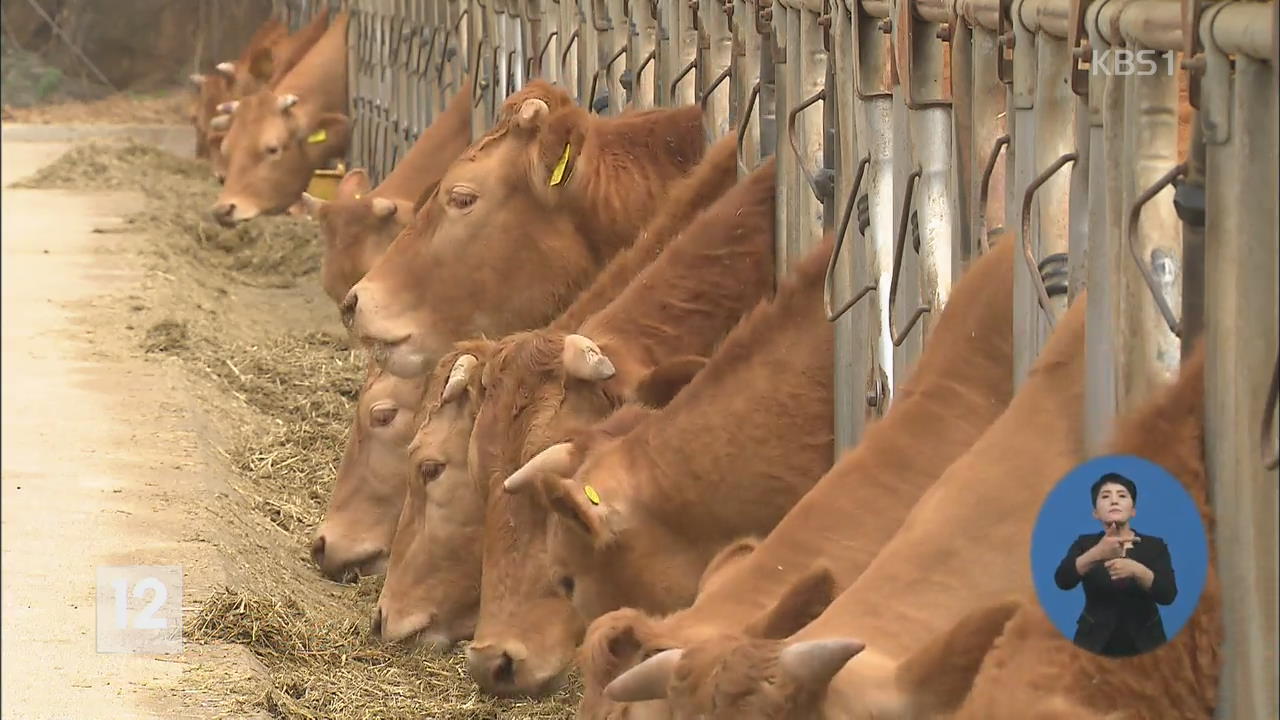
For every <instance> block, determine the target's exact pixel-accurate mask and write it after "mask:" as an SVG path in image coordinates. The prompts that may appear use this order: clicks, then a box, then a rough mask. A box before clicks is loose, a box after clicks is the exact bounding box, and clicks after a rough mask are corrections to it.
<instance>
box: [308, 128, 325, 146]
mask: <svg viewBox="0 0 1280 720" xmlns="http://www.w3.org/2000/svg"><path fill="white" fill-rule="evenodd" d="M328 139H329V133H327V132H325V131H324V128H320V129H319V130H317V131H315V132H313V133H311V134H310V135H308V136H307V142H309V143H311V144H312V145H314V144H316V143H322V142H324V141H325V140H328Z"/></svg>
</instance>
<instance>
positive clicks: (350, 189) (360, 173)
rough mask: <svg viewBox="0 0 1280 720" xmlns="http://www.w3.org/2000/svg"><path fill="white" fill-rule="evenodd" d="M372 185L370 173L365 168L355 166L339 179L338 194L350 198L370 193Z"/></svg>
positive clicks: (346, 198)
mask: <svg viewBox="0 0 1280 720" xmlns="http://www.w3.org/2000/svg"><path fill="white" fill-rule="evenodd" d="M371 187H372V185H371V183H370V182H369V173H368V172H367V171H365V169H364V168H353V169H351V170H348V171H347V174H346V175H343V176H342V179H341V180H339V181H338V188H337V190H336V194H337V196H338V197H340V198H343V199H345V200H350V199H352V198H356V197H359V196H361V195H366V194H368V192H369V189H370V188H371Z"/></svg>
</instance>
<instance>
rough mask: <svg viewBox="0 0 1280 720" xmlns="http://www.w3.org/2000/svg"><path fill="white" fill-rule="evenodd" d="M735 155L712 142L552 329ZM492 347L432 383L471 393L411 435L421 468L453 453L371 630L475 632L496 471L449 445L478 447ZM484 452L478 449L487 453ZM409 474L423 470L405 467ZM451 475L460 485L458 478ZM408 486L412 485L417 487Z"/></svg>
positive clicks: (412, 515) (677, 217)
mask: <svg viewBox="0 0 1280 720" xmlns="http://www.w3.org/2000/svg"><path fill="white" fill-rule="evenodd" d="M735 153H736V144H735V142H734V138H733V137H729V138H726V139H724V140H721V141H720V142H718V143H717V144H716V145H713V146H712V147H711V149H710V150H708V151H707V154H706V156H705V157H704V158H703V161H702V162H701V163H699V165H698V166H697V167H696V168H694V170H693V171H692V172H691V173H690V174H689V175H688V176H686V177H684V178H681V179H680V180H679V181H677V182H676V183H675V184H674V185H673V186H672V188H671V193H670V195H669V196H668V198H667V200H666V202H664V203H663V205H662V209H661V211H660V212H659V213H658V216H657V217H655V218H654V219H653V221H652V222H650V224H649V225H648V226H647V227H646V229H645V230H644V231H643V232H642V233H641V234H640V235H639V236H638V237H637V239H636V241H635V243H634V244H633V245H632V246H631V247H629V248H627V249H626V250H624V251H622V252H620V253H618V254H617V255H616V256H614V258H613V260H612V261H610V263H609V265H608V266H606V267H605V269H604V270H603V271H601V273H600V275H599V276H597V277H596V280H595V281H594V282H593V283H592V285H591V287H590V288H588V289H587V290H585V291H583V293H582V294H581V295H579V296H578V298H577V299H576V300H574V303H573V304H572V305H571V306H570V307H569V308H568V309H567V310H565V311H564V313H562V314H561V316H560V317H559V318H557V319H556V320H555V321H554V322H553V323H552V324H551V325H550V326H549V330H552V331H556V330H559V331H561V332H563V331H564V330H566V329H570V328H576V327H578V326H579V325H580V324H581V322H582V320H583V319H584V318H586V317H588V316H590V315H591V314H592V313H594V312H596V311H598V310H600V309H602V308H603V307H604V306H605V305H606V304H608V302H609V301H610V300H611V299H612V298H614V297H616V296H617V295H618V294H620V293H621V292H622V291H623V289H624V288H625V287H626V286H627V284H628V283H629V282H630V281H631V279H632V278H634V277H635V276H636V275H637V274H638V273H639V272H640V271H641V270H642V269H643V268H644V267H645V265H646V264H647V263H648V262H650V261H652V260H653V259H654V257H655V256H658V257H660V256H661V255H660V254H659V253H661V251H662V249H663V247H664V246H665V245H666V244H667V241H668V240H669V239H671V238H672V237H674V236H675V235H676V234H677V233H678V231H679V228H680V227H682V226H683V225H684V224H686V223H687V222H688V221H689V220H690V219H691V217H692V216H693V215H694V214H696V212H697V211H698V210H699V209H700V208H702V207H705V206H706V205H709V204H710V203H711V202H712V201H713V200H714V199H715V198H716V197H718V196H720V195H721V194H723V193H724V192H726V191H727V190H728V189H729V188H730V187H732V186H733V185H734V183H735V182H736V180H737V162H736V154H735ZM498 345H499V343H494V342H492V341H485V340H468V341H464V342H462V343H458V344H457V345H455V346H454V348H455V352H451V353H450V354H448V355H446V356H445V359H444V360H443V361H441V362H440V363H439V364H438V365H437V368H436V371H435V373H434V374H433V376H432V377H433V379H432V380H431V387H434V388H443V387H445V386H446V382H447V379H448V378H458V380H457V382H463V380H462V378H463V377H465V378H466V380H465V382H466V383H467V387H468V388H469V393H468V394H465V395H458V396H457V399H456V400H455V401H454V402H455V403H456V405H457V406H456V407H450V406H449V405H448V404H447V403H440V404H439V405H438V406H437V407H436V408H434V409H429V410H426V411H425V413H424V414H425V420H424V421H423V423H422V426H421V427H420V428H419V430H418V434H417V435H416V436H415V438H414V448H415V449H414V460H413V464H414V467H420V466H421V465H422V462H423V461H424V459H428V458H430V459H434V460H436V461H439V459H441V458H451V459H450V460H449V461H448V462H447V463H445V469H444V470H442V471H440V475H439V477H438V478H436V479H434V480H432V481H431V483H430V485H429V487H430V488H431V490H430V493H431V500H432V502H433V503H435V504H437V505H438V507H436V505H433V507H436V510H435V511H434V512H433V514H432V521H431V522H427V521H426V519H425V517H423V516H422V512H423V511H425V509H426V507H427V506H426V505H425V504H423V503H422V502H413V501H410V503H409V504H408V505H406V507H405V510H404V511H403V513H402V515H401V520H400V525H399V529H398V530H397V531H396V541H395V546H394V547H393V549H392V553H391V561H390V564H389V566H388V569H387V580H386V583H385V584H384V585H383V588H382V595H381V596H380V597H379V601H378V608H377V609H376V610H375V612H374V616H373V627H374V635H379V634H380V635H381V636H382V637H383V639H387V640H399V639H404V638H406V637H409V636H415V635H416V636H418V639H420V640H422V641H423V642H425V643H426V644H428V645H430V646H431V647H433V648H436V649H443V648H445V647H447V646H448V643H450V642H453V641H456V640H459V639H462V638H469V637H471V633H472V632H473V629H474V626H475V615H476V610H477V608H478V606H479V603H480V588H479V582H480V580H479V578H480V569H481V557H482V554H481V553H482V538H481V537H480V536H479V534H478V533H479V528H481V527H482V526H483V523H484V497H485V494H486V490H487V488H488V487H490V485H491V483H490V482H489V481H488V480H480V479H479V478H480V477H484V478H491V477H492V476H491V475H488V474H486V475H477V474H476V470H475V468H476V467H479V466H480V464H479V463H473V462H472V461H471V460H470V459H469V458H468V457H467V456H466V455H465V454H464V455H463V456H462V457H458V456H459V453H458V452H457V451H456V450H454V448H468V447H469V448H470V451H472V452H475V451H477V449H478V447H477V446H478V443H472V442H471V437H472V435H471V432H472V423H471V422H470V420H469V419H470V418H473V417H475V414H476V413H477V412H478V410H477V408H476V406H475V404H476V403H479V402H482V400H481V399H482V398H483V397H484V388H483V385H482V384H481V382H480V380H481V378H482V375H481V372H482V369H483V368H484V367H485V364H486V361H487V360H488V358H489V356H490V355H491V354H492V352H493V351H494V349H495V347H497V346H498ZM463 355H466V356H467V357H468V361H467V362H466V363H464V364H463V365H461V366H457V365H456V362H457V359H458V358H460V357H462V356H463ZM433 396H434V395H429V396H428V397H433ZM460 417H461V418H462V420H459V418H460ZM465 452H466V451H465V450H464V453H465ZM480 455H481V456H482V457H483V456H485V455H486V453H483V452H481V453H480ZM494 455H497V453H494ZM518 464H519V463H518V462H517V463H516V464H515V465H513V466H512V467H509V468H507V471H506V473H503V474H502V475H501V477H498V478H497V481H499V482H500V481H501V480H502V479H504V478H505V477H506V475H507V474H508V473H510V472H511V471H512V470H514V469H515V467H517V466H518ZM468 473H469V474H468ZM410 477H411V478H413V477H419V478H420V477H422V476H421V474H419V475H417V476H414V475H412V474H411V475H410ZM464 478H474V479H473V480H464ZM414 482H416V481H414ZM455 483H461V484H458V485H456V486H455ZM410 488H411V492H412V491H413V488H414V486H413V485H410ZM419 634H420V635H419Z"/></svg>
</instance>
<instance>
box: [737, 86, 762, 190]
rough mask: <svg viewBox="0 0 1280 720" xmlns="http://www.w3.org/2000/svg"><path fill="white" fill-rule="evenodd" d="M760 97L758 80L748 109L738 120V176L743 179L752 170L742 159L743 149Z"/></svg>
mask: <svg viewBox="0 0 1280 720" xmlns="http://www.w3.org/2000/svg"><path fill="white" fill-rule="evenodd" d="M759 97H760V81H759V80H756V83H755V85H752V86H751V93H750V94H749V95H747V109H746V110H745V111H743V113H742V117H741V118H740V119H739V120H738V137H737V142H738V176H739V177H742V176H744V175H747V174H748V173H750V172H751V168H749V167H747V163H746V161H744V160H743V159H742V148H743V144H744V143H745V142H746V137H747V126H748V125H749V124H750V123H751V111H752V110H754V109H755V106H756V99H757V98H759Z"/></svg>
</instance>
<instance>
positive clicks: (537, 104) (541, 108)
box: [516, 98, 551, 127]
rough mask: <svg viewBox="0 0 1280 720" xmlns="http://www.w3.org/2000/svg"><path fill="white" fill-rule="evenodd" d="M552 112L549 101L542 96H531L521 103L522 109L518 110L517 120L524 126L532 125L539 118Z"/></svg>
mask: <svg viewBox="0 0 1280 720" xmlns="http://www.w3.org/2000/svg"><path fill="white" fill-rule="evenodd" d="M550 113H551V107H550V106H548V105H547V101H546V100H543V99H541V98H529V99H528V100H525V101H524V102H523V103H521V104H520V109H519V110H518V111H516V122H517V123H519V124H520V125H521V126H522V127H529V126H531V125H532V124H533V123H534V122H535V121H536V120H538V119H539V118H543V117H546V116H547V115H548V114H550Z"/></svg>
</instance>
